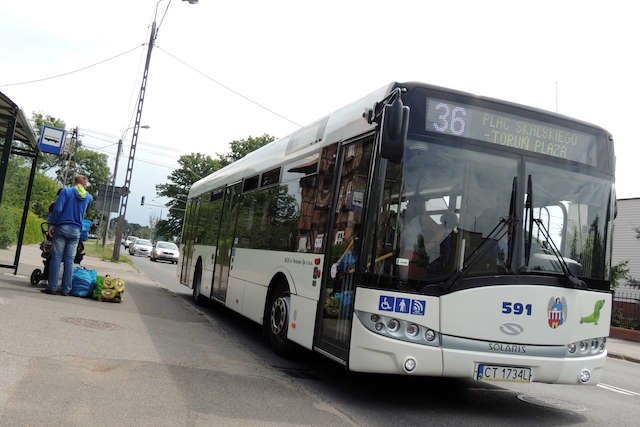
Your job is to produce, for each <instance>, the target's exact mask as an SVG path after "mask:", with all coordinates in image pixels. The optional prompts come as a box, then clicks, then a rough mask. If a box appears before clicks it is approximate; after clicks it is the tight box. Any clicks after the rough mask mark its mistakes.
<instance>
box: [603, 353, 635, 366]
mask: <svg viewBox="0 0 640 427" xmlns="http://www.w3.org/2000/svg"><path fill="white" fill-rule="evenodd" d="M607 356H609V357H612V358H614V359H619V360H626V361H627V362H633V363H640V359H638V358H635V357H630V356H625V355H624V354H618V353H611V352H608V353H607Z"/></svg>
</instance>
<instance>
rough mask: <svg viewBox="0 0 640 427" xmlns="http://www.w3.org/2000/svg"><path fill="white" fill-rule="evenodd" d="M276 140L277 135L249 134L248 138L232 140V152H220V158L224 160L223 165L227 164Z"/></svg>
mask: <svg viewBox="0 0 640 427" xmlns="http://www.w3.org/2000/svg"><path fill="white" fill-rule="evenodd" d="M273 140H275V137H273V136H271V135H268V134H266V133H265V134H264V135H262V136H258V137H256V138H254V137H252V136H249V137H248V138H247V139H239V140H236V141H231V142H230V143H229V145H230V146H231V152H230V153H228V154H220V153H218V154H217V155H218V159H220V161H221V162H222V166H223V167H224V166H227V165H229V164H231V163H233V162H235V161H236V160H240V159H241V158H243V157H244V156H246V155H247V154H249V153H251V152H252V151H255V150H257V149H258V148H260V147H262V146H264V145H267V144H268V143H270V142H271V141H273Z"/></svg>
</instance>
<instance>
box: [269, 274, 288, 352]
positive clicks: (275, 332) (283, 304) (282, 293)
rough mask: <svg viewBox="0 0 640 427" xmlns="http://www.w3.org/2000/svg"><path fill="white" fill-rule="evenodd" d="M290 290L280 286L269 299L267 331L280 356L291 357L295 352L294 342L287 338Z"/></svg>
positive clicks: (270, 341)
mask: <svg viewBox="0 0 640 427" xmlns="http://www.w3.org/2000/svg"><path fill="white" fill-rule="evenodd" d="M289 300H290V297H289V291H288V290H287V289H286V288H285V287H284V286H279V287H278V288H277V289H276V290H275V291H274V292H273V296H272V297H271V300H270V301H269V309H268V311H267V315H268V322H267V325H266V332H267V336H268V338H269V343H270V344H271V346H272V347H273V349H274V351H275V352H276V353H277V354H279V355H280V356H284V357H289V356H291V355H292V353H293V344H292V343H291V341H289V340H288V339H287V331H288V329H289Z"/></svg>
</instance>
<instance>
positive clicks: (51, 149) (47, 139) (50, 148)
mask: <svg viewBox="0 0 640 427" xmlns="http://www.w3.org/2000/svg"><path fill="white" fill-rule="evenodd" d="M65 133H66V132H65V130H64V129H58V128H54V127H51V126H43V128H42V134H41V135H40V140H39V141H38V146H39V147H40V151H42V152H43V153H49V154H55V155H56V156H59V155H60V153H61V152H62V148H63V147H64V137H65Z"/></svg>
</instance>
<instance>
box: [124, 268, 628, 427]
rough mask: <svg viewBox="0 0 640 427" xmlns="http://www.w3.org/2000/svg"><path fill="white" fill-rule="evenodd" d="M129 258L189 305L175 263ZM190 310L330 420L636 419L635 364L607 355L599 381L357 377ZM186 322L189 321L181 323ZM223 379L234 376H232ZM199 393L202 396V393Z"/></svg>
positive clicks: (227, 318) (221, 312)
mask: <svg viewBox="0 0 640 427" xmlns="http://www.w3.org/2000/svg"><path fill="white" fill-rule="evenodd" d="M134 263H135V265H136V266H138V268H139V269H140V270H141V271H143V272H144V273H146V275H147V276H148V277H150V278H151V279H152V280H154V281H155V282H157V283H158V284H160V285H162V286H164V287H166V288H167V289H169V290H171V291H172V292H173V293H174V294H175V298H174V300H175V301H174V302H175V303H176V304H185V305H188V306H192V303H191V299H190V296H191V295H190V290H189V289H188V288H186V287H184V286H182V285H179V284H177V281H176V274H175V273H176V266H175V265H173V264H169V263H152V262H150V261H149V259H148V258H134ZM192 307H193V306H192ZM197 310H198V311H199V312H200V313H202V315H203V316H204V318H205V319H206V320H207V322H208V327H209V328H210V329H211V336H210V338H209V339H212V340H215V341H216V343H215V345H216V347H217V348H220V349H223V351H228V352H233V353H239V354H243V355H246V356H249V357H251V358H252V359H255V360H261V361H263V363H264V367H265V369H266V370H267V371H268V372H269V374H270V375H278V374H283V375H285V376H286V377H287V378H288V379H289V381H290V382H291V384H292V386H294V387H295V388H299V389H300V390H304V392H305V394H308V395H309V396H312V398H313V399H314V400H316V401H317V402H324V403H323V404H322V405H320V406H321V407H322V408H323V409H325V410H327V411H328V412H327V416H329V415H330V416H331V418H332V421H331V422H330V423H333V422H338V424H342V423H344V424H351V425H367V426H391V425H403V426H408V425H456V426H457V425H477V426H492V425H514V426H515V425H517V426H527V425H531V426H539V425H593V426H603V425H618V426H635V425H638V419H639V417H640V365H639V364H635V363H632V362H626V361H622V360H617V359H611V358H609V360H608V361H607V367H606V371H605V373H604V377H603V381H602V383H601V384H599V385H597V386H564V385H548V384H526V385H509V386H506V387H497V386H493V385H485V384H482V383H477V382H475V381H472V380H458V379H454V380H452V379H440V378H409V377H401V376H379V375H364V374H357V373H349V372H345V371H344V370H343V369H342V368H341V367H340V366H338V365H337V364H335V363H333V362H331V361H329V360H327V359H324V358H323V357H321V356H319V355H316V354H312V353H310V352H306V351H302V352H301V353H300V354H298V355H297V357H296V359H295V360H285V359H282V358H280V357H278V356H277V355H275V354H273V353H272V352H271V350H270V349H269V347H268V346H267V345H266V343H265V342H264V340H263V339H262V336H261V331H260V327H259V326H258V325H256V324H255V323H253V322H251V321H248V320H246V319H244V318H242V317H240V316H238V315H236V314H235V313H233V312H231V311H229V310H226V309H224V308H222V307H220V306H217V305H212V306H209V307H205V308H199V309H197ZM185 327H189V326H188V324H185ZM203 344H204V345H210V344H211V343H203ZM230 368H231V367H230ZM216 369H218V370H220V371H225V369H226V368H225V366H224V365H218V366H217V367H216ZM220 379H221V378H218V379H217V380H220ZM227 380H228V381H235V379H234V377H229V378H227ZM212 381H213V380H212ZM200 386H202V387H203V390H205V391H206V390H209V392H210V393H211V392H212V389H215V388H216V387H223V388H226V387H232V386H233V387H234V388H235V389H237V391H238V392H240V393H243V392H246V393H253V394H254V395H255V396H256V398H257V399H265V400H266V401H267V402H269V404H270V405H273V406H274V407H279V411H288V410H291V408H289V407H288V406H287V405H286V404H285V405H283V403H282V402H281V401H279V400H278V399H277V398H276V396H275V395H271V394H269V393H266V394H263V395H258V394H257V393H256V392H255V391H254V390H252V389H251V386H252V385H251V384H224V382H223V383H220V384H218V385H214V384H209V383H207V384H200ZM244 387H246V390H244V389H243V388H244ZM194 393H196V392H194ZM212 394H215V393H212ZM202 399H203V400H204V401H206V400H207V399H206V397H202ZM209 403H210V404H211V405H215V404H216V403H215V400H209ZM334 417H335V418H334ZM326 421H329V419H328V418H327V420H326ZM298 422H299V423H301V424H315V423H317V419H316V420H315V421H313V420H311V419H306V418H304V417H303V418H301V419H299V421H298Z"/></svg>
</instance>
